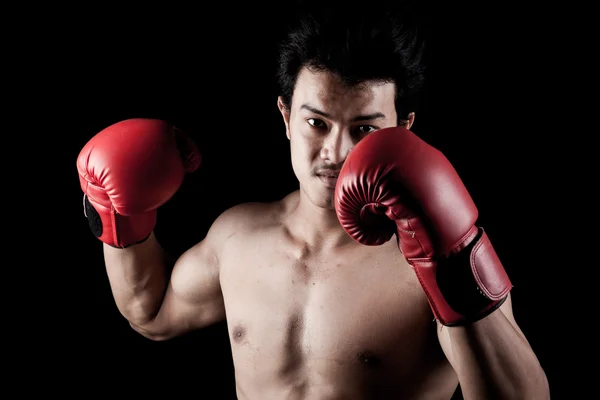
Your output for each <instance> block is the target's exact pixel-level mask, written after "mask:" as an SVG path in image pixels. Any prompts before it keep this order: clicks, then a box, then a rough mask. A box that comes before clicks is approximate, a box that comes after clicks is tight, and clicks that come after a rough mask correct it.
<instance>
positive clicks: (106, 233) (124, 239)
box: [83, 195, 156, 248]
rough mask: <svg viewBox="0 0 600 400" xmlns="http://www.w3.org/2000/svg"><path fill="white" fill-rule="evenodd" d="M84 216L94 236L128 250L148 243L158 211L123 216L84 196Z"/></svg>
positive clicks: (113, 245)
mask: <svg viewBox="0 0 600 400" xmlns="http://www.w3.org/2000/svg"><path fill="white" fill-rule="evenodd" d="M83 207H84V208H83V210H84V215H85V217H86V218H87V220H88V224H89V226H90V229H91V231H92V233H93V234H94V236H96V237H97V238H98V239H100V240H101V241H102V242H104V243H106V244H107V245H109V246H111V247H115V248H126V247H129V246H132V245H134V244H139V243H142V242H144V241H146V240H147V239H148V238H149V237H150V234H151V233H152V230H153V229H154V226H155V225H156V210H152V211H149V212H146V213H143V214H136V215H131V216H123V215H120V214H118V213H117V212H116V211H115V210H114V209H113V208H112V207H104V206H102V205H100V204H99V203H97V202H94V204H93V205H92V203H91V202H90V199H89V197H88V196H87V195H84V196H83Z"/></svg>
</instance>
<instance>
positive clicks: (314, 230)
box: [288, 189, 353, 249]
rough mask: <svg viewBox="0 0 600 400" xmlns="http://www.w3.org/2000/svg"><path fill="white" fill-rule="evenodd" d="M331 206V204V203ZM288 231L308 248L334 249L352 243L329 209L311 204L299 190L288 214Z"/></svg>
mask: <svg viewBox="0 0 600 400" xmlns="http://www.w3.org/2000/svg"><path fill="white" fill-rule="evenodd" d="M331 203H332V204H333V202H331ZM288 221H289V222H290V227H289V229H290V231H291V232H292V234H293V235H294V236H296V237H297V238H298V239H300V240H302V241H304V242H305V243H306V244H307V245H308V246H309V247H311V248H316V249H335V248H338V247H341V246H344V245H347V244H349V243H351V242H353V240H352V238H351V237H350V236H348V234H347V233H346V232H345V231H344V229H343V228H342V226H341V225H340V222H339V220H338V218H337V215H336V213H335V209H334V208H333V205H332V206H331V207H319V206H317V205H315V204H313V203H312V202H311V201H310V199H308V198H307V197H306V195H305V194H304V193H303V191H302V189H300V191H299V193H298V196H297V198H296V201H295V202H294V206H293V207H292V210H291V212H290V214H289V220H288Z"/></svg>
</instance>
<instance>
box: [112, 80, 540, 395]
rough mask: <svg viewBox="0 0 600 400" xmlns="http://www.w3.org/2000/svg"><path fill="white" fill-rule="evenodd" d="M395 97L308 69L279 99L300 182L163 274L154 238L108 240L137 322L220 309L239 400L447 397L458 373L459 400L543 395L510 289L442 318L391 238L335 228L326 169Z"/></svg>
mask: <svg viewBox="0 0 600 400" xmlns="http://www.w3.org/2000/svg"><path fill="white" fill-rule="evenodd" d="M394 95H395V87H394V85H393V84H391V83H385V84H381V83H375V82H371V83H367V84H364V85H361V86H359V87H353V88H348V87H345V86H344V85H343V84H342V83H341V82H340V81H339V80H338V79H337V77H336V76H334V75H331V74H328V73H325V72H315V71H310V70H308V69H303V70H302V71H301V73H300V75H299V78H298V82H297V86H296V89H295V91H294V95H293V99H292V107H291V109H289V110H288V109H287V108H286V107H285V106H284V105H283V103H282V102H281V99H279V100H278V107H279V109H280V111H281V114H282V117H283V121H284V123H285V126H286V135H287V137H288V139H289V140H290V150H291V161H292V166H293V169H294V172H295V174H296V176H297V178H298V181H299V186H300V189H299V190H298V191H295V192H293V193H290V194H289V195H288V196H286V197H285V198H283V199H282V200H280V201H276V202H272V203H248V204H241V205H238V206H235V207H233V208H231V209H229V210H227V211H225V212H224V213H223V214H222V215H221V216H219V218H218V219H217V220H216V221H215V222H214V223H213V225H212V226H211V228H210V230H209V232H208V234H207V236H206V238H205V239H204V240H203V241H201V242H200V243H198V244H197V245H196V246H194V247H192V248H191V249H189V250H188V251H187V252H185V253H184V254H183V255H182V256H181V257H180V258H179V259H178V260H177V261H176V262H175V266H174V269H173V272H172V275H171V276H170V277H168V276H167V275H166V274H165V272H164V271H165V268H164V264H165V263H164V259H165V255H164V252H163V250H162V248H161V247H160V245H159V243H158V242H157V240H156V238H155V237H154V235H151V236H150V238H149V239H148V240H147V241H145V242H143V243H141V244H138V245H135V246H131V247H129V248H127V249H115V248H112V247H109V246H106V245H105V246H104V252H105V260H106V266H107V271H108V276H109V279H110V283H111V287H112V289H113V294H114V296H115V300H116V303H117V306H118V307H119V310H120V311H121V313H122V314H123V315H124V316H125V317H126V318H127V319H128V320H129V322H130V324H131V326H132V327H133V328H134V329H135V330H136V331H138V332H139V333H141V334H142V335H144V336H146V337H148V338H150V339H153V340H166V339H169V338H172V337H175V336H177V335H181V334H184V333H186V332H189V331H190V330H194V329H200V328H202V327H205V326H208V325H210V324H213V323H215V322H218V321H221V320H224V319H225V315H227V324H228V330H229V335H230V341H231V347H232V355H233V361H234V365H235V376H236V384H237V394H238V398H239V399H265V400H268V399H278V400H279V399H399V398H402V399H450V398H451V397H452V394H453V393H454V391H455V389H456V387H457V385H458V383H459V382H460V384H461V388H462V391H463V395H464V397H465V398H466V399H481V398H511V399H518V398H523V399H525V398H527V399H546V398H549V395H548V387H547V382H546V377H545V375H544V372H543V370H542V369H541V367H540V365H539V363H538V361H537V359H536V357H535V355H534V353H533V351H532V350H531V348H530V347H529V344H528V343H527V340H526V339H525V336H524V335H523V333H522V332H521V330H520V329H519V328H518V325H517V323H516V321H515V320H514V317H513V314H512V305H511V300H510V297H509V299H508V300H507V301H506V302H505V303H504V305H503V306H502V307H501V308H500V309H498V310H497V311H495V312H494V313H492V314H490V315H489V316H488V317H486V318H484V319H482V320H480V321H479V322H477V323H474V324H472V325H470V326H467V327H456V328H447V327H442V326H441V325H438V324H436V322H435V321H434V320H433V315H432V312H431V310H430V308H429V305H428V303H427V300H426V298H425V295H424V293H423V290H422V288H421V286H420V284H419V282H418V280H417V278H416V275H415V274H414V272H413V271H412V269H411V268H410V266H409V265H408V264H407V262H406V260H405V259H404V258H403V256H402V254H401V253H400V251H399V249H398V246H397V244H396V240H395V239H392V240H390V241H389V242H388V243H386V244H384V245H381V246H363V245H360V244H358V243H356V242H355V241H353V240H352V239H350V237H349V236H348V235H347V234H346V233H345V232H344V231H343V229H342V228H341V226H340V224H339V222H338V220H337V217H336V215H335V211H334V209H333V205H332V204H333V202H332V200H333V193H334V184H335V179H334V178H331V177H330V178H323V177H322V176H323V175H330V176H331V175H335V173H336V171H338V170H339V169H340V167H341V165H342V164H343V162H344V160H345V158H346V156H347V155H348V153H349V152H350V151H351V150H352V148H353V147H354V145H356V143H358V141H359V140H360V139H361V138H363V137H364V136H366V135H368V134H369V133H370V132H371V131H373V130H374V129H378V128H384V127H390V126H395V125H396V123H397V115H396V111H395V106H394ZM365 116H366V117H365ZM413 121H414V114H411V115H410V117H409V118H408V120H407V121H406V122H405V124H406V126H407V127H408V128H410V126H411V125H412V124H413ZM165 287H166V288H167V289H166V293H165ZM163 293H165V294H164V296H163Z"/></svg>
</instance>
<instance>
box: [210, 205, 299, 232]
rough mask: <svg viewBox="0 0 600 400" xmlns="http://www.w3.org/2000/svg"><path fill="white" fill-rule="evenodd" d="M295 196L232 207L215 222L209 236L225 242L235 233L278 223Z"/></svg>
mask: <svg viewBox="0 0 600 400" xmlns="http://www.w3.org/2000/svg"><path fill="white" fill-rule="evenodd" d="M293 197H294V194H291V195H288V196H286V197H285V198H283V199H281V200H276V201H272V202H247V203H241V204H237V205H235V206H233V207H230V208H228V209H226V210H225V211H223V212H222V213H221V214H220V215H219V216H218V217H217V219H216V220H215V221H214V222H213V224H212V226H211V228H210V230H209V232H208V234H207V238H208V237H210V239H209V240H211V241H212V240H216V241H219V242H221V243H223V241H225V240H227V239H228V238H229V237H231V236H233V235H235V234H240V233H242V234H243V233H245V234H249V233H255V232H256V231H257V230H260V229H261V228H265V227H268V226H273V225H274V224H278V223H279V222H280V221H281V218H282V216H283V215H284V214H285V213H286V210H287V209H288V208H289V207H290V205H289V204H290V202H291V201H293Z"/></svg>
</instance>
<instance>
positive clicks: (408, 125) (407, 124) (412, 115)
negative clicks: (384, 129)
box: [400, 112, 415, 129]
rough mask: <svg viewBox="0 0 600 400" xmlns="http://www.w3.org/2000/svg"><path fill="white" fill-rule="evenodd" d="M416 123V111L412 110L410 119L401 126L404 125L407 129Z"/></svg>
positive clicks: (409, 114)
mask: <svg viewBox="0 0 600 400" xmlns="http://www.w3.org/2000/svg"><path fill="white" fill-rule="evenodd" d="M414 123H415V113H414V112H411V113H408V119H407V120H406V121H404V123H403V124H401V125H400V126H403V127H405V128H406V129H410V128H411V127H412V126H413V124H414Z"/></svg>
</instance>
